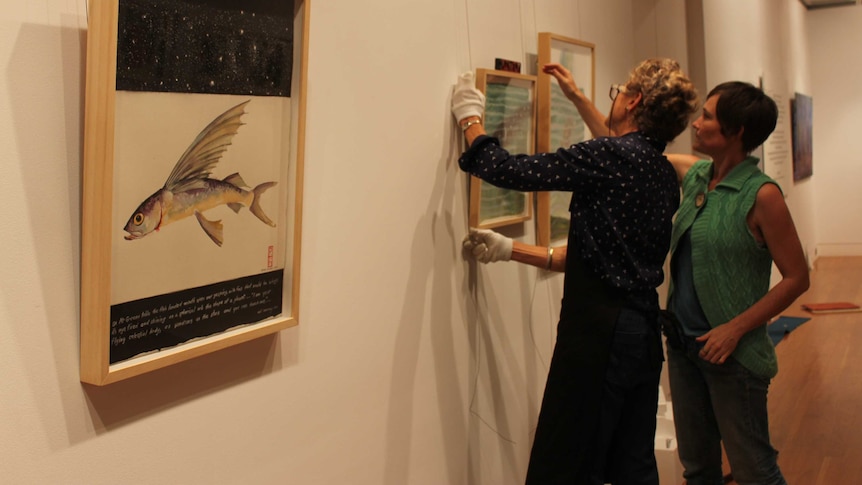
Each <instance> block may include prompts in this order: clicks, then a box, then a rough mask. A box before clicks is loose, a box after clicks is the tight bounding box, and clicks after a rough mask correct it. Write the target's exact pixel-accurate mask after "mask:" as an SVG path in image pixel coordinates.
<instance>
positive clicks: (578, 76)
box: [536, 32, 596, 246]
mask: <svg viewBox="0 0 862 485" xmlns="http://www.w3.org/2000/svg"><path fill="white" fill-rule="evenodd" d="M538 51H539V52H538V60H539V66H540V67H541V66H543V65H545V64H547V63H549V62H556V63H559V64H562V65H563V66H565V67H566V68H567V69H569V70H570V71H571V72H572V76H574V78H575V84H577V85H578V87H579V88H580V89H581V90H582V91H583V92H584V93H586V94H587V95H588V96H589V98H590V99H591V100H593V101H595V85H596V47H595V44H591V43H589V42H584V41H582V40H578V39H572V38H569V37H565V36H562V35H557V34H552V33H550V32H541V33H539V49H538ZM537 84H538V85H537V96H538V100H537V102H538V134H537V136H536V150H537V151H538V152H539V153H542V152H551V151H555V150H557V149H558V148H560V147H564V146H565V147H568V146H571V145H573V144H575V143H578V142H581V141H584V140H587V139H589V138H591V134H590V131H589V128H587V126H586V124H585V123H584V121H583V119H582V118H581V116H580V115H579V114H578V111H577V109H575V107H574V105H573V104H572V102H571V101H569V99H568V98H566V96H565V95H564V94H563V92H562V90H561V89H560V87H559V85H558V84H557V82H556V80H555V79H554V78H553V77H552V76H551V75H549V74H545V73H544V72H541V68H540V69H539V75H538V81H537ZM570 199H571V194H569V193H568V192H537V193H536V242H537V244H538V245H539V246H563V245H565V244H566V242H567V237H568V232H569V218H570V216H569V200H570Z"/></svg>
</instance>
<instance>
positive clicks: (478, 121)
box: [461, 118, 482, 131]
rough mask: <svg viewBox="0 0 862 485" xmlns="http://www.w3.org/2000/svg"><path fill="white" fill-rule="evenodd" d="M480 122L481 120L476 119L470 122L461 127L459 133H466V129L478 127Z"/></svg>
mask: <svg viewBox="0 0 862 485" xmlns="http://www.w3.org/2000/svg"><path fill="white" fill-rule="evenodd" d="M481 122H482V118H476V119H475V120H470V121H468V122H466V123H464V124H463V125H461V131H467V128H470V127H471V126H473V125H478V124H479V123H481Z"/></svg>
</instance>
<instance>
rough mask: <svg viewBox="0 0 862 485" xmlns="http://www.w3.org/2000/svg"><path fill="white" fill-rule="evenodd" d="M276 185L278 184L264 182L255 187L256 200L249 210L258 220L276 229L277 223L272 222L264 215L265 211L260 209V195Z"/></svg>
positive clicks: (252, 202)
mask: <svg viewBox="0 0 862 485" xmlns="http://www.w3.org/2000/svg"><path fill="white" fill-rule="evenodd" d="M275 184H276V182H264V183H262V184H260V185H258V186H257V187H255V188H254V189H253V190H252V191H253V192H254V199H253V200H252V201H251V207H249V208H248V210H250V211H251V213H252V214H254V215H256V216H257V218H258V219H260V220H262V221H263V222H264V224H269V225H270V226H272V227H275V223H274V222H272V220H271V219H270V218H269V217H267V216H266V214H264V213H263V209H261V208H260V195H261V194H263V193H264V192H266V191H267V189H269V188H270V187H273V186H274V185H275Z"/></svg>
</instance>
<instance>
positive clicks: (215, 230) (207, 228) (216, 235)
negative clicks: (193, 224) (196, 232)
mask: <svg viewBox="0 0 862 485" xmlns="http://www.w3.org/2000/svg"><path fill="white" fill-rule="evenodd" d="M195 217H196V218H197V219H198V223H200V225H201V228H202V229H203V230H204V232H205V233H207V236H209V237H210V239H212V240H213V242H214V243H216V244H217V245H218V246H219V247H221V245H222V243H223V242H224V237H223V236H222V234H223V231H222V224H221V221H210V220H208V219H207V218H206V217H204V216H203V214H201V213H200V212H198V211H195Z"/></svg>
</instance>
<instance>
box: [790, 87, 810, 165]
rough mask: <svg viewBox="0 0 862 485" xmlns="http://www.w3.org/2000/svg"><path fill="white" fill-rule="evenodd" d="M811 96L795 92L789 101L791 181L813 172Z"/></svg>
mask: <svg viewBox="0 0 862 485" xmlns="http://www.w3.org/2000/svg"><path fill="white" fill-rule="evenodd" d="M812 101H813V100H812V99H811V96H806V95H804V94H800V93H796V96H795V97H794V98H793V99H792V100H791V101H790V112H791V118H792V121H791V123H792V125H793V134H792V136H793V181H794V182H797V181H799V180H803V179H806V178H808V177H810V176H811V175H813V174H814V167H813V153H814V152H813V151H812V147H811V138H812V135H813V131H814V124H813V123H814V119H813V112H812V109H813V106H812Z"/></svg>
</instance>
